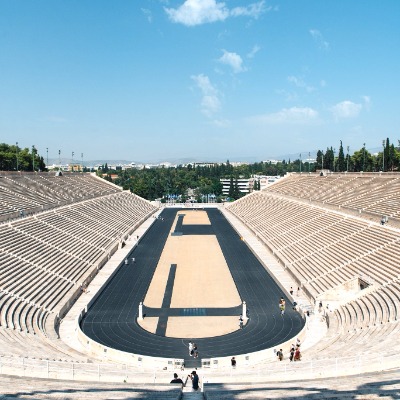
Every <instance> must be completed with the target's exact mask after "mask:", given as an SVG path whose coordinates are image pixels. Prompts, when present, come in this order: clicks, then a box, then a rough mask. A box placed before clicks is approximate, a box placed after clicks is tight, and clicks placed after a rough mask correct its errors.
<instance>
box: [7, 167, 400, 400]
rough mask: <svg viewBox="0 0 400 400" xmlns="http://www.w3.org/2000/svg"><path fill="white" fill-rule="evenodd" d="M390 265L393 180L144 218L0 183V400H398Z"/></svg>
mask: <svg viewBox="0 0 400 400" xmlns="http://www.w3.org/2000/svg"><path fill="white" fill-rule="evenodd" d="M399 264H400V178H399V175H398V174H391V173H384V174H382V173H343V174H339V173H334V174H328V175H326V176H320V175H319V174H293V175H289V176H287V177H285V178H283V179H281V180H279V181H277V182H276V183H275V184H273V185H270V186H269V187H268V188H267V189H265V190H263V191H255V192H253V193H251V194H249V195H246V196H245V197H243V198H241V199H240V200H237V201H235V202H233V203H230V204H225V205H217V204H195V205H190V206H187V205H185V204H182V205H174V206H168V207H161V208H160V207H158V206H156V205H154V204H152V203H151V202H149V201H147V200H144V199H142V198H140V197H138V196H136V195H135V194H132V193H130V192H129V191H122V190H121V188H119V187H118V186H115V185H113V184H111V183H109V182H107V181H105V180H102V179H100V178H97V177H96V176H94V175H91V174H86V173H64V174H63V175H60V176H56V175H55V173H16V172H0V399H15V398H21V399H84V400H85V399H165V400H167V399H174V400H178V399H207V400H214V399H240V400H245V399H246V400H248V399H267V398H268V399H297V400H302V399H378V398H379V399H381V398H384V399H398V398H400V380H399V378H398V376H399V372H400V357H399V353H398V351H400V340H399V334H400V325H399V321H398V315H399V314H400V281H399V277H400V274H399V273H400V267H399ZM282 301H283V302H284V307H283V308H282V307H280V305H281V304H282ZM193 343H195V344H196V348H197V350H196V349H195V351H193V352H192V354H190V349H191V348H192V347H191V344H193ZM297 344H299V346H298V347H299V350H300V354H301V359H300V360H296V361H295V360H291V358H292V357H291V352H290V350H291V347H292V345H294V346H295V347H297ZM280 349H282V353H283V359H282V360H281V361H280V360H279V358H278V357H277V352H278V350H280ZM233 357H234V358H235V360H236V365H233V364H232V358H233ZM193 370H196V371H197V374H198V375H199V378H200V390H199V391H197V392H193V391H191V381H190V379H188V375H189V374H190V373H191V372H192V371H193ZM174 373H177V374H178V376H179V377H181V378H182V380H183V381H186V380H187V383H186V385H185V386H184V387H183V388H182V386H181V385H180V384H171V383H170V381H171V380H172V379H173V374H174Z"/></svg>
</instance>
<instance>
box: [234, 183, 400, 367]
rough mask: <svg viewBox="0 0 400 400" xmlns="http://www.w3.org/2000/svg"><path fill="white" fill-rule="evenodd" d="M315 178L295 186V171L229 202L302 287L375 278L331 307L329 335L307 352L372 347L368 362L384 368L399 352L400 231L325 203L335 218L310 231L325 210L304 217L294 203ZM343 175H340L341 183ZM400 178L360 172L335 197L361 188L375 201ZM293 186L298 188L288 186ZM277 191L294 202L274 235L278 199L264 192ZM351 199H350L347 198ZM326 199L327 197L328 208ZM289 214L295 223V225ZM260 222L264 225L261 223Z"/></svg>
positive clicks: (331, 355) (315, 290)
mask: <svg viewBox="0 0 400 400" xmlns="http://www.w3.org/2000/svg"><path fill="white" fill-rule="evenodd" d="M313 179H315V178H310V179H305V178H304V177H301V178H298V183H297V185H295V190H294V189H293V187H292V186H293V185H291V184H290V183H293V181H294V180H296V177H294V178H290V182H289V181H288V182H289V183H285V185H284V187H283V188H282V187H281V188H279V183H277V184H275V185H273V186H272V187H271V191H273V193H270V192H269V190H265V191H263V192H259V193H257V194H256V193H253V194H251V195H249V196H246V197H245V198H244V199H241V200H239V201H237V202H236V203H233V204H232V205H229V206H228V207H227V209H229V210H230V211H231V212H233V213H234V215H238V216H239V218H241V220H242V221H244V222H245V223H246V224H247V225H248V226H249V227H250V228H251V229H252V230H253V231H254V232H255V233H256V235H257V236H258V237H259V238H262V240H264V241H265V243H266V244H267V245H268V247H269V248H270V249H271V250H272V251H273V252H274V254H275V256H276V257H278V258H280V259H281V260H282V261H283V263H284V265H286V267H287V269H288V270H291V271H292V273H293V275H294V276H296V277H297V279H298V280H299V281H300V282H302V286H303V288H305V289H307V290H306V292H308V293H311V295H312V296H313V297H314V298H317V297H318V296H319V295H321V294H323V293H324V292H326V291H328V290H330V289H334V288H336V287H337V286H338V285H339V284H340V283H345V282H347V281H349V280H351V279H352V278H354V277H362V278H364V279H365V278H367V281H368V282H370V283H371V284H373V286H371V287H370V288H369V290H367V291H366V294H364V295H363V294H362V293H360V294H358V296H359V297H358V298H357V299H355V300H353V301H350V302H349V303H346V304H343V305H342V306H340V307H339V308H338V309H337V310H336V311H335V312H334V313H329V314H330V322H331V325H330V326H331V327H330V329H329V331H330V333H331V334H330V335H328V337H327V338H326V340H322V341H320V343H317V344H316V345H315V346H314V347H313V348H310V349H307V350H306V351H304V352H303V356H304V359H311V360H324V359H326V360H331V359H335V358H336V357H337V356H338V354H345V352H346V351H347V350H348V349H351V354H358V353H359V352H358V349H360V354H361V355H362V354H363V353H364V352H365V354H366V355H368V359H367V361H366V362H365V365H364V366H369V365H376V368H377V369H379V368H381V363H382V359H383V358H384V357H387V358H390V357H391V359H393V356H394V354H396V351H397V352H398V351H400V344H397V343H398V340H397V337H398V335H399V333H400V322H399V321H398V313H399V311H400V284H399V282H398V279H399V278H400V276H399V265H400V246H399V244H400V240H399V238H400V232H399V230H397V229H396V228H390V226H389V227H386V226H381V225H379V224H378V223H374V222H371V221H368V220H363V219H362V218H357V217H354V216H353V215H350V214H346V213H343V212H334V211H332V209H331V208H326V209H325V212H326V214H328V215H333V216H334V217H333V218H332V221H331V222H327V224H325V225H324V224H321V225H323V228H322V229H320V230H319V231H316V232H314V233H311V234H310V229H308V228H309V227H310V226H313V224H314V223H315V221H318V219H319V218H322V217H321V215H320V214H319V213H317V212H316V214H315V215H317V217H316V218H315V219H313V218H310V217H309V216H308V218H309V222H305V221H302V219H301V216H302V215H307V214H306V213H303V212H300V213H299V215H300V218H297V219H296V218H294V216H293V215H292V212H291V210H293V209H294V207H293V206H292V205H291V204H290V201H296V200H295V199H294V198H293V197H294V196H295V195H298V194H302V195H304V193H305V192H304V185H305V184H309V183H310V182H313V183H314V182H315V180H313ZM327 181H328V179H324V180H323V185H325V184H326V182H327ZM333 182H335V180H333V178H332V181H331V183H332V184H333ZM368 182H369V183H371V182H373V184H372V185H371V186H370V187H369V188H368V186H367V183H368ZM337 183H338V182H337V180H336V185H337ZM393 184H397V180H396V179H387V180H385V178H382V179H381V178H379V177H374V178H371V177H366V178H365V179H363V180H358V178H357V180H354V179H353V181H352V183H351V184H348V183H346V185H347V187H346V189H347V190H345V186H346V185H342V191H341V192H340V193H341V194H340V196H338V195H337V196H336V200H339V197H341V202H339V201H338V203H339V204H343V203H342V201H343V199H345V198H348V199H350V198H351V196H352V195H355V196H359V197H358V199H357V198H356V200H355V201H354V202H353V204H358V205H361V199H362V201H364V199H365V198H367V197H368V196H369V195H370V194H371V193H374V194H373V195H371V199H372V200H373V201H374V202H376V198H377V197H379V196H382V193H383V191H384V190H387V188H388V186H390V185H393ZM364 185H365V186H364ZM287 188H291V189H290V190H289V189H288V190H286V189H287ZM361 188H362V189H361ZM313 190H314V189H313V187H311V189H310V196H311V195H314V194H315V192H314V193H313ZM353 190H354V192H353V193H351V192H352V191H353ZM324 191H325V192H328V193H329V194H330V196H328V195H326V199H328V198H329V199H330V201H331V202H333V201H336V200H333V196H332V194H333V191H331V190H327V187H326V186H324ZM371 191H372V192H371ZM277 192H279V193H280V194H282V196H283V197H282V203H281V205H284V206H285V207H286V206H287V207H286V211H287V215H288V218H287V219H286V220H285V221H282V223H281V224H279V223H277V221H276V220H275V219H274V218H271V224H272V225H273V226H274V236H272V238H271V235H268V234H267V235H266V234H264V232H265V231H268V229H271V228H269V227H268V221H269V220H270V216H271V215H273V212H274V210H273V206H272V205H273V204H274V199H268V198H266V199H260V197H261V196H265V197H276V196H277V195H276V193H277ZM355 193H357V194H355ZM376 193H378V194H376ZM285 196H291V197H285ZM322 197H323V196H322V194H321V198H322ZM326 199H325V200H326ZM357 201H359V203H357ZM350 203H351V201H349V203H348V204H350ZM298 204H300V205H301V207H310V205H307V203H304V200H300V201H299V202H298ZM310 204H314V202H313V203H310ZM366 204H368V203H366ZM323 207H324V206H323V205H321V208H323ZM243 208H244V209H245V211H244V210H243ZM315 208H316V209H317V208H318V207H315ZM309 209H312V208H309ZM279 218H285V217H284V210H282V208H279ZM260 220H262V221H260ZM335 220H336V222H335ZM255 221H257V223H256V222H255ZM287 221H290V222H296V223H295V225H294V226H293V227H292V228H289V229H288V224H287ZM377 222H378V221H377ZM307 224H308V226H307ZM306 227H307V228H306ZM261 229H263V231H262V232H260V231H259V230H261ZM279 230H280V232H279ZM259 233H262V234H259ZM394 358H395V357H394ZM327 362H329V361H327ZM360 362H361V361H360Z"/></svg>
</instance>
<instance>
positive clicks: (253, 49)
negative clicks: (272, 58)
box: [247, 44, 261, 58]
mask: <svg viewBox="0 0 400 400" xmlns="http://www.w3.org/2000/svg"><path fill="white" fill-rule="evenodd" d="M260 50H261V47H260V46H259V45H257V44H256V45H254V46H253V48H252V49H251V51H250V53H248V54H247V58H254V56H255V55H256V54H257V53H258V52H259V51H260Z"/></svg>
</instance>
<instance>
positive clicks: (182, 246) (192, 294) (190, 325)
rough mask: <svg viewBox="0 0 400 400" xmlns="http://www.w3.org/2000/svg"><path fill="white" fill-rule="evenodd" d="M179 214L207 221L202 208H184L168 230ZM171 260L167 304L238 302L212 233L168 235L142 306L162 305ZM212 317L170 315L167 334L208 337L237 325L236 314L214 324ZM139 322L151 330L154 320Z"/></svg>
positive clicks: (197, 305) (193, 305) (194, 305)
mask: <svg viewBox="0 0 400 400" xmlns="http://www.w3.org/2000/svg"><path fill="white" fill-rule="evenodd" d="M180 214H185V217H184V220H183V224H190V225H195V224H197V225H203V224H210V221H209V219H208V216H207V213H206V212H205V211H191V210H184V211H181V212H179V213H178V214H177V217H176V219H175V221H174V223H173V225H172V229H171V232H173V231H174V229H175V225H176V221H177V218H178V215H180ZM171 264H176V265H177V267H176V275H175V280H174V286H173V291H172V298H171V304H170V307H171V308H200V307H213V308H217V307H234V306H238V305H239V304H240V303H241V300H240V296H239V293H238V291H237V289H236V285H235V283H234V281H233V279H232V276H231V273H230V271H229V268H228V266H227V264H226V261H225V258H224V256H223V254H222V251H221V249H220V247H219V244H218V241H217V238H216V237H215V236H214V235H183V236H171V235H170V236H169V237H168V239H167V241H166V243H165V246H164V249H163V252H162V254H161V257H160V260H159V263H158V265H157V268H156V271H155V273H154V276H153V279H152V281H151V283H150V286H149V290H148V292H147V294H146V297H145V300H144V304H145V305H146V306H148V307H155V308H160V307H161V306H162V302H163V298H164V292H165V287H166V284H167V279H168V275H169V271H170V267H171ZM215 318H216V317H204V316H203V317H173V318H172V317H170V318H169V319H168V327H167V336H172V337H208V336H217V335H221V334H224V333H229V332H232V331H233V330H236V329H238V318H239V316H237V317H218V321H220V322H218V324H216V323H215V321H216V319H215ZM189 321H191V322H189ZM142 322H143V321H142ZM142 322H140V325H141V326H142V327H143V328H144V329H147V330H149V331H153V330H154V331H155V328H154V324H150V325H151V327H150V326H147V327H145V325H144V324H143V323H142ZM225 322H226V323H225ZM146 325H147V324H146ZM199 335H200V336H199Z"/></svg>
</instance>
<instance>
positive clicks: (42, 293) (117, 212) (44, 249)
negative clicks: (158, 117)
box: [0, 175, 156, 361]
mask: <svg viewBox="0 0 400 400" xmlns="http://www.w3.org/2000/svg"><path fill="white" fill-rule="evenodd" d="M31 178H32V179H30V180H31V184H30V185H31V189H32V188H33V187H34V186H35V185H37V186H40V189H41V190H43V191H44V190H45V189H44V188H45V187H46V186H45V184H46V180H47V178H43V177H41V176H40V175H32V176H31ZM54 179H55V178H54ZM21 180H22V178H21ZM34 180H37V181H38V182H33V181H34ZM50 180H51V179H50ZM77 180H79V185H78V186H79V188H78V189H77V192H80V195H79V196H85V197H87V196H88V195H90V196H93V195H96V194H100V193H101V194H103V195H102V197H97V198H92V199H89V200H87V199H86V200H84V201H79V202H78V203H73V204H71V205H67V206H64V207H61V208H60V207H57V208H54V209H53V210H51V211H47V212H41V213H39V214H35V215H33V216H30V217H26V218H22V219H21V218H20V219H18V220H14V221H12V222H11V223H8V224H1V225H0V329H1V332H2V336H1V337H2V340H3V342H4V341H6V343H3V342H2V341H1V340H0V355H1V354H5V353H7V354H8V355H10V354H19V355H23V354H24V351H25V355H28V356H29V357H37V358H44V357H45V356H46V354H50V357H52V358H53V359H56V358H57V357H58V358H60V357H61V358H62V359H65V360H78V361H79V360H82V359H85V360H86V357H85V356H82V355H81V354H80V353H78V352H76V351H72V350H71V349H69V348H67V345H65V344H64V343H61V342H60V341H55V340H53V339H51V338H50V337H49V336H48V333H50V336H52V337H54V335H55V331H53V332H48V329H49V327H50V329H51V325H52V324H53V322H52V321H51V320H54V318H55V316H56V314H57V313H58V310H59V309H60V308H61V307H62V306H63V305H64V304H65V303H66V302H67V300H68V299H69V298H70V297H71V295H72V294H73V293H75V292H76V291H77V290H79V288H80V286H81V285H82V282H83V280H84V279H85V276H87V275H88V274H89V273H90V271H92V270H95V269H96V267H97V262H98V261H99V260H100V259H102V258H104V257H105V256H107V254H108V252H109V251H110V250H111V248H112V246H114V247H115V246H116V245H118V243H119V242H120V240H121V238H123V237H124V236H125V235H127V233H129V232H130V231H131V230H132V229H133V228H134V227H135V226H136V224H138V223H140V222H141V221H143V220H144V219H146V218H148V217H149V216H150V215H151V214H152V213H153V212H154V211H155V210H156V208H155V207H154V206H152V205H151V204H150V203H149V202H147V201H145V200H143V199H140V198H139V197H137V196H135V195H133V194H131V193H129V192H122V191H121V190H120V189H119V188H116V187H115V186H112V185H110V184H109V183H105V182H103V181H101V180H99V179H97V178H93V177H89V176H87V177H83V178H82V177H73V176H72V177H71V179H69V180H67V179H65V180H62V182H63V183H64V185H60V180H58V179H57V184H55V185H53V188H54V189H53V190H52V191H51V194H54V193H55V191H56V190H58V193H69V192H71V193H74V190H73V187H74V182H75V183H76V181H77ZM39 182H40V183H39ZM43 182H44V184H43ZM25 183H26V180H25ZM85 185H91V187H90V188H89V189H88V188H86V191H85ZM60 186H61V187H60ZM67 188H69V189H67ZM38 191H39V190H38ZM113 192H114V193H113ZM104 193H105V195H104ZM110 193H111V194H110ZM75 194H76V193H75ZM39 197H40V196H39ZM74 199H75V200H76V199H77V197H76V196H75V198H74V197H72V196H71V199H70V200H71V201H73V200H74ZM75 209H76V210H78V211H75ZM89 221H90V223H89ZM86 225H90V226H89V227H87V226H86ZM101 232H103V233H101ZM110 233H111V234H110ZM49 322H50V325H49ZM7 338H8V339H7ZM6 339H7V340H6ZM10 339H12V340H10ZM31 341H33V343H34V345H32V346H24V345H23V344H25V343H30V342H31ZM12 342H15V344H16V345H17V344H18V345H21V346H20V347H21V349H24V351H21V352H19V351H17V352H13V349H12ZM3 344H4V345H5V346H9V347H10V351H9V352H3V351H2V350H1V349H2V345H3ZM27 348H28V349H31V351H27ZM71 353H72V355H71Z"/></svg>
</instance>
